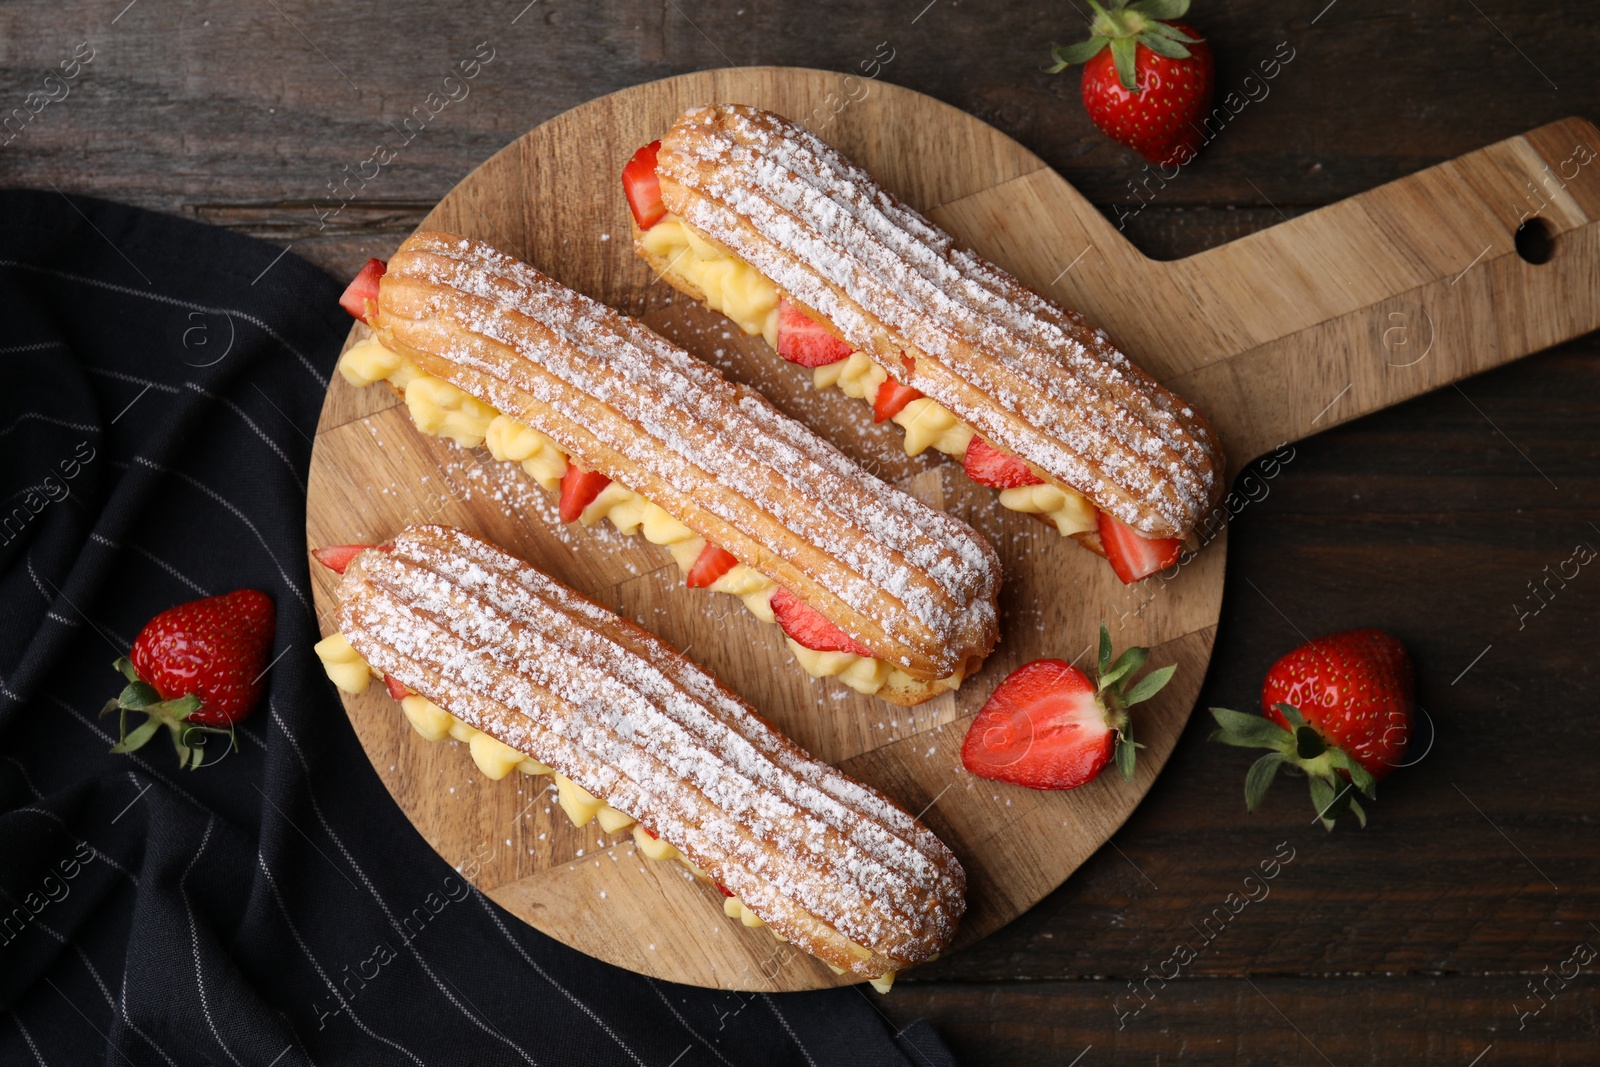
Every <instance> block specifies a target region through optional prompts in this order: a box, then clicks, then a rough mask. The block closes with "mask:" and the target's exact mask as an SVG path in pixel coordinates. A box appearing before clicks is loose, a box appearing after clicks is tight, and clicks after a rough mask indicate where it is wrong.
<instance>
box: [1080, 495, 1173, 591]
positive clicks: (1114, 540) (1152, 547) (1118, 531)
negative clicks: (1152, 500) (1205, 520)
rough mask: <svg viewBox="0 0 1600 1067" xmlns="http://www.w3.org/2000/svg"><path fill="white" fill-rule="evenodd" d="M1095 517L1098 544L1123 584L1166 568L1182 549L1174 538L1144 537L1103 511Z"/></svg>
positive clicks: (1130, 583) (1131, 582) (1129, 583)
mask: <svg viewBox="0 0 1600 1067" xmlns="http://www.w3.org/2000/svg"><path fill="white" fill-rule="evenodd" d="M1099 518H1100V545H1101V547H1103V548H1104V549H1105V552H1106V559H1108V560H1110V561H1111V568H1112V569H1113V570H1115V571H1116V572H1117V577H1118V578H1121V579H1122V584H1124V585H1132V584H1133V583H1134V582H1137V581H1138V580H1139V579H1141V578H1148V577H1149V576H1150V575H1152V574H1154V573H1156V572H1157V571H1164V570H1166V569H1167V568H1168V567H1170V566H1172V565H1173V564H1174V563H1176V562H1178V556H1179V554H1180V553H1182V552H1183V542H1182V541H1180V540H1178V539H1177V538H1176V537H1145V536H1144V535H1143V534H1140V533H1137V532H1136V531H1134V529H1133V528H1132V527H1130V526H1128V525H1126V524H1124V523H1120V522H1118V521H1117V520H1116V519H1114V518H1112V517H1111V516H1110V515H1109V514H1107V513H1106V512H1104V511H1102V512H1101V513H1100V516H1099Z"/></svg>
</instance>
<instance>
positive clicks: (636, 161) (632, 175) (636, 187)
mask: <svg viewBox="0 0 1600 1067" xmlns="http://www.w3.org/2000/svg"><path fill="white" fill-rule="evenodd" d="M659 151H661V142H660V141H651V142H650V143H649V144H647V145H645V146H644V147H643V148H641V149H639V151H637V152H635V153H634V154H633V158H632V159H630V160H628V165H627V166H625V167H623V168H622V191H623V192H624V193H626V194H627V197H628V207H629V209H630V210H632V212H633V221H635V222H637V223H638V224H639V229H641V230H648V229H649V228H650V227H652V226H654V225H655V224H656V223H658V222H660V221H661V220H662V219H664V218H666V217H667V205H666V204H665V203H663V202H662V200H661V179H660V178H658V177H656V153H657V152H659Z"/></svg>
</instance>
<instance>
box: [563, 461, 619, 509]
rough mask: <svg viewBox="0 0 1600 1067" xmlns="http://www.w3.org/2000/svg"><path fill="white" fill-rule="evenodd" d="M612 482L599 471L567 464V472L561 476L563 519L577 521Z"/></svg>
mask: <svg viewBox="0 0 1600 1067" xmlns="http://www.w3.org/2000/svg"><path fill="white" fill-rule="evenodd" d="M610 484H611V479H610V478H607V477H606V476H605V475H604V474H601V473H600V472H599V471H586V470H583V469H582V468H581V467H579V466H578V465H577V464H576V463H571V462H569V463H568V464H567V473H565V474H563V475H562V476H561V521H562V522H577V521H578V516H579V515H582V514H583V509H584V508H586V507H588V506H589V505H590V504H593V503H594V498H595V497H597V496H599V495H600V490H602V489H604V488H605V487H606V486H608V485H610Z"/></svg>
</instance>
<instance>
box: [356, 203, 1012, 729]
mask: <svg viewBox="0 0 1600 1067" xmlns="http://www.w3.org/2000/svg"><path fill="white" fill-rule="evenodd" d="M342 303H344V304H345V306H346V307H347V308H348V309H349V310H350V311H351V312H352V313H353V314H355V315H357V317H359V318H361V319H362V320H363V321H365V322H366V323H367V324H368V325H369V326H370V327H371V330H372V335H371V336H370V337H369V338H367V339H366V340H364V341H362V342H360V343H358V344H356V345H355V346H354V347H352V348H351V349H350V350H349V351H347V352H346V353H345V354H344V356H343V357H342V358H341V359H340V362H339V370H340V373H341V374H342V375H343V376H344V377H345V378H346V380H348V381H350V382H351V383H352V384H355V385H370V384H372V383H373V382H376V381H380V380H383V381H387V382H388V383H389V384H390V386H392V387H393V388H395V389H396V390H397V391H399V392H400V393H401V394H402V395H403V396H404V397H405V401H406V405H407V407H408V408H409V410H410V413H411V416H412V418H413V420H414V422H415V423H416V425H417V427H418V428H419V429H421V430H422V431H424V432H427V433H435V434H442V435H444V436H447V437H450V438H452V439H453V440H455V441H456V442H457V443H458V444H460V445H462V446H464V447H477V446H480V445H482V446H485V447H487V448H488V449H489V451H490V452H491V453H492V454H493V455H494V457H495V458H496V459H499V460H503V461H508V462H514V463H519V464H520V465H521V466H522V467H523V469H524V470H525V471H526V472H527V473H528V474H529V475H531V476H532V477H533V478H534V479H535V480H536V481H538V482H539V484H540V485H542V486H544V487H545V488H546V489H548V490H550V491H552V492H559V494H560V503H559V510H560V515H561V518H562V519H563V520H565V521H568V522H571V521H574V520H576V521H579V522H582V523H585V524H589V523H593V522H596V521H598V520H599V519H601V518H606V519H609V520H610V521H611V522H612V523H613V524H614V525H615V526H616V527H617V528H618V529H619V530H621V531H622V532H624V533H636V532H637V533H640V534H642V535H643V536H644V537H645V538H646V539H647V540H649V541H651V542H653V543H655V544H658V545H662V546H664V547H665V548H667V549H668V550H669V551H670V552H671V554H672V556H673V557H674V558H675V559H676V561H677V563H678V565H679V566H680V567H681V568H682V570H683V571H684V572H685V574H686V575H687V582H688V584H689V585H691V586H701V587H709V588H710V589H712V590H714V591H719V592H727V593H731V594H734V595H737V596H739V597H740V598H741V599H742V600H743V601H744V603H745V604H746V605H747V606H748V607H749V608H750V610H751V611H753V612H754V613H755V614H756V615H757V616H759V617H760V618H762V619H763V620H765V621H767V622H777V623H778V624H779V625H781V626H782V627H783V630H784V632H785V634H786V635H787V637H788V638H789V647H790V649H791V650H792V651H793V652H794V654H795V657H796V658H797V660H798V661H799V662H800V663H801V665H802V666H803V667H804V668H805V669H806V670H807V671H808V672H809V673H811V674H813V675H832V676H836V677H838V678H839V679H840V680H841V681H843V682H844V683H845V684H847V685H849V686H851V687H852V688H854V689H856V690H858V691H860V692H865V693H873V694H876V695H878V696H880V697H882V698H884V699H886V700H889V701H891V702H893V703H896V704H917V703H920V702H922V701H924V700H927V699H928V698H930V697H932V696H933V695H935V694H937V693H939V692H941V691H944V690H947V689H953V688H955V687H956V686H958V685H959V684H960V682H961V679H962V678H963V677H965V676H966V675H968V674H970V673H972V672H973V671H974V670H975V669H976V668H977V666H978V665H979V664H981V663H982V662H983V659H984V657H985V656H987V655H988V653H989V651H990V650H991V649H992V648H993V647H994V643H995V640H996V630H997V621H996V609H995V599H996V596H997V593H998V589H999V583H1000V568H999V561H998V558H997V557H996V555H995V553H994V550H993V548H991V547H990V545H989V543H988V542H987V541H985V540H984V539H983V537H982V536H980V535H979V534H978V533H977V532H976V531H974V530H973V529H972V528H971V527H969V526H967V525H966V524H964V523H962V522H959V521H957V520H955V519H953V518H951V517H949V516H947V515H945V514H944V513H942V512H940V511H938V510H937V509H935V508H931V507H929V506H927V505H926V504H924V503H922V502H921V501H919V500H917V499H915V498H914V497H912V496H910V495H909V494H907V493H905V492H903V491H901V490H899V489H897V488H895V487H893V486H891V485H888V484H886V483H884V482H883V481H881V480H879V479H878V478H876V477H874V476H872V475H871V474H869V473H867V472H865V471H863V470H862V469H861V468H860V467H858V466H856V464H854V463H853V462H852V461H851V460H850V459H849V458H848V457H846V456H845V455H844V454H843V453H841V452H839V451H838V450H837V449H836V448H834V447H833V446H832V445H830V444H829V443H827V442H826V441H824V440H823V439H822V438H820V437H818V436H817V435H816V434H814V433H812V432H811V431H810V430H809V429H807V428H806V427H805V426H803V425H801V424H800V423H798V422H796V421H795V420H793V419H790V418H789V417H787V416H785V415H783V414H782V413H781V412H779V411H778V410H777V409H776V408H774V407H773V406H772V405H771V404H770V403H768V402H767V401H766V399H765V398H763V397H762V396H761V395H760V394H759V393H757V392H755V391H754V390H752V389H750V388H748V387H745V386H743V385H739V384H736V383H733V382H730V381H728V380H727V379H725V378H724V377H723V376H722V375H721V374H720V373H718V372H717V371H716V370H715V369H714V368H712V367H710V366H708V365H706V364H705V363H702V362H700V361H699V360H696V359H695V358H694V357H692V356H691V355H689V353H687V352H685V351H684V350H683V349H681V348H679V347H677V346H676V345H674V344H672V343H671V342H670V341H668V340H666V339H665V338H663V337H661V336H659V335H657V334H655V333H653V332H652V331H651V330H649V329H648V328H647V327H645V326H644V325H642V324H641V323H639V322H636V321H634V320H632V319H630V318H628V317H626V316H624V315H621V314H619V313H618V312H616V311H613V310H612V309H610V308H608V307H606V306H604V305H602V304H599V303H597V302H595V301H593V300H590V299H588V298H587V297H584V296H582V295H580V294H578V293H575V292H573V291H572V290H571V289H568V288H566V287H564V286H562V285H560V284H559V283H557V282H555V281H553V280H551V279H550V278H548V277H546V276H544V275H543V274H540V273H539V272H538V271H536V270H534V269H533V268H532V267H529V266H527V265H526V264H523V263H520V262H518V261H517V260H515V259H514V258H512V257H511V256H508V255H505V254H503V253H501V252H498V251H496V250H495V249H493V248H491V247H489V246H488V245H486V244H483V243H482V242H479V241H474V240H469V239H467V238H463V237H457V236H454V235H452V234H444V233H418V234H414V235H413V236H411V237H410V238H408V239H407V240H406V241H405V243H404V244H402V245H401V246H400V250H399V251H398V252H397V253H396V254H395V256H394V257H393V258H392V259H391V260H390V261H389V262H388V264H387V267H385V266H384V264H382V263H381V262H379V261H377V260H373V261H371V262H370V263H369V264H368V269H367V270H364V271H363V272H362V275H361V276H358V277H357V279H356V281H355V282H353V283H352V284H351V287H350V289H349V290H348V291H347V292H346V294H345V299H344V301H342Z"/></svg>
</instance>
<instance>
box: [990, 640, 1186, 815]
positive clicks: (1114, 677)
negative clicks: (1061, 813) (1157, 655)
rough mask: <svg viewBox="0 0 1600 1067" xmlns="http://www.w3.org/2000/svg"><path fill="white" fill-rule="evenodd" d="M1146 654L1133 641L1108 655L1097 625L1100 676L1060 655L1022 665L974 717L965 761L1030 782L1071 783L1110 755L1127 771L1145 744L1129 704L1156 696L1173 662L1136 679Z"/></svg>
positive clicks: (1093, 773) (1128, 774)
mask: <svg viewBox="0 0 1600 1067" xmlns="http://www.w3.org/2000/svg"><path fill="white" fill-rule="evenodd" d="M1149 658H1150V652H1149V650H1148V649H1143V648H1130V649H1127V650H1125V651H1124V652H1123V653H1122V655H1120V656H1118V657H1117V659H1116V661H1115V662H1113V661H1112V659H1111V635H1110V634H1109V633H1107V632H1106V628H1105V626H1104V625H1102V626H1101V627H1100V658H1099V668H1100V669H1099V672H1098V679H1092V678H1090V677H1089V676H1088V675H1087V674H1085V673H1083V672H1082V671H1080V670H1079V669H1078V668H1076V667H1074V666H1073V665H1072V664H1070V663H1067V662H1066V661H1064V660H1059V659H1036V660H1034V661H1033V662H1032V663H1025V664H1023V665H1022V666H1021V667H1018V668H1017V669H1016V670H1015V671H1013V672H1012V673H1011V674H1010V675H1008V676H1007V677H1006V679H1005V681H1003V682H1001V683H1000V684H999V685H998V686H997V687H996V688H995V691H994V693H993V695H991V696H990V697H989V700H988V702H987V703H985V704H984V705H983V708H982V709H981V710H980V711H979V712H978V714H977V717H976V718H974V719H973V720H972V726H971V727H969V728H968V730H967V736H966V740H965V741H964V742H963V743H962V746H961V762H962V764H963V765H964V766H965V767H966V768H967V770H969V771H971V772H972V773H973V774H976V775H977V776H978V777H980V778H990V779H993V780H995V781H999V782H1011V783H1012V784H1014V785H1021V786H1027V787H1028V788H1029V789H1076V788H1077V787H1078V786H1080V785H1084V784H1085V783H1087V782H1092V781H1094V779H1095V778H1096V777H1098V776H1099V774H1100V772H1101V771H1102V770H1104V769H1105V766H1106V764H1108V763H1110V762H1111V761H1112V760H1115V761H1116V763H1117V769H1118V770H1120V771H1121V772H1122V776H1123V777H1124V778H1132V777H1133V769H1134V760H1135V757H1136V754H1137V751H1138V749H1140V748H1143V747H1144V746H1143V745H1141V744H1139V743H1138V742H1137V741H1135V740H1134V739H1133V733H1132V730H1131V728H1130V725H1129V719H1128V708H1129V707H1131V706H1132V705H1134V704H1138V703H1140V702H1142V701H1145V700H1149V699H1150V698H1151V697H1153V696H1155V695H1156V694H1157V693H1158V692H1160V691H1161V688H1162V687H1163V686H1165V685H1166V684H1167V682H1168V681H1170V680H1171V679H1172V674H1173V672H1174V671H1175V670H1176V669H1177V668H1176V666H1175V665H1169V666H1166V667H1158V668H1157V669H1155V670H1153V671H1151V672H1150V673H1149V674H1147V675H1145V676H1144V677H1143V678H1140V679H1139V680H1138V681H1137V682H1135V681H1134V680H1133V676H1134V675H1135V674H1137V673H1138V672H1139V669H1140V668H1141V667H1143V666H1144V665H1145V662H1146V661H1147V660H1148V659H1149Z"/></svg>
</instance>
